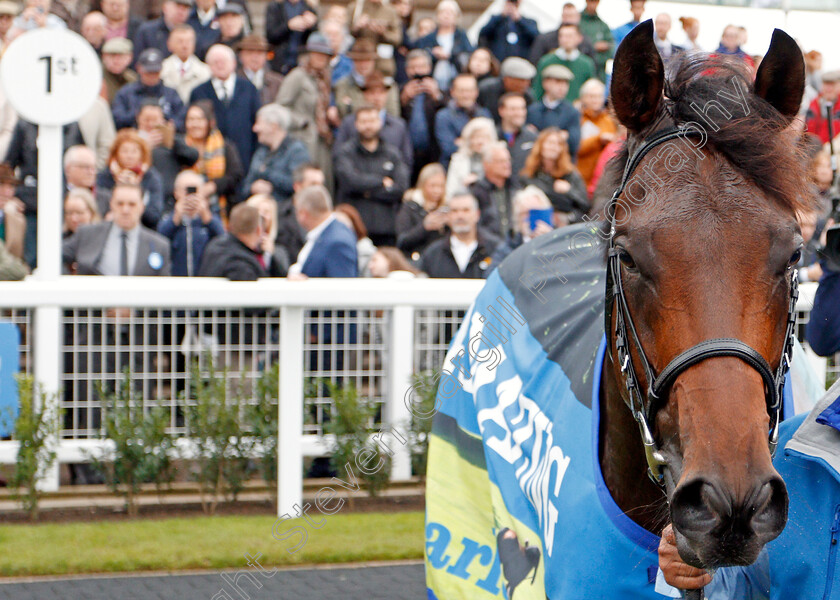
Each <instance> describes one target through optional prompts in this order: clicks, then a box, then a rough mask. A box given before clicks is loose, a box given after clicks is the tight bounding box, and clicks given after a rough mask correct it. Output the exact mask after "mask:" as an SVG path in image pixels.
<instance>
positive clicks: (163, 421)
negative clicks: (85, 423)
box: [91, 369, 174, 516]
mask: <svg viewBox="0 0 840 600" xmlns="http://www.w3.org/2000/svg"><path fill="white" fill-rule="evenodd" d="M97 393H98V395H99V397H100V398H101V399H102V427H103V430H104V432H105V437H106V438H107V439H109V440H110V441H111V442H112V443H113V444H114V447H113V450H106V451H105V452H103V454H102V455H101V456H91V460H92V462H93V465H94V467H95V468H96V469H97V470H99V471H100V472H101V473H102V474H103V476H104V477H105V481H106V483H107V484H108V486H109V487H110V488H111V489H112V490H113V491H114V493H115V494H120V495H122V496H123V497H124V498H125V506H126V511H127V512H128V514H129V516H136V515H137V513H138V512H139V507H138V505H137V496H138V494H139V493H140V488H141V484H142V483H146V482H154V483H155V485H156V486H157V488H158V492H159V493H160V491H161V487H162V485H163V484H164V483H170V482H171V481H172V479H173V478H174V467H173V462H172V455H173V453H174V441H173V439H172V436H171V435H170V434H168V433H167V431H166V429H167V427H168V426H169V413H168V411H167V410H166V409H164V408H162V407H154V408H145V407H144V406H143V400H142V398H139V397H138V396H137V394H136V393H135V392H134V391H133V386H132V379H131V373H130V372H129V371H128V369H126V370H125V371H124V372H123V379H122V382H121V383H120V385H119V386H118V387H117V389H116V390H115V391H114V393H105V392H104V390H103V386H102V385H101V384H99V385H98V386H97Z"/></svg>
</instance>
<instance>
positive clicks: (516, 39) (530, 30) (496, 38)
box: [478, 15, 540, 62]
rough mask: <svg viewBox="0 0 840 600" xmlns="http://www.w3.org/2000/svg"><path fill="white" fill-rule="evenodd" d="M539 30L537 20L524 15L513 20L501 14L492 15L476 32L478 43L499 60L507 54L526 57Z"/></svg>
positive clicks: (507, 55) (506, 56)
mask: <svg viewBox="0 0 840 600" xmlns="http://www.w3.org/2000/svg"><path fill="white" fill-rule="evenodd" d="M539 34H540V30H539V29H538V28H537V22H536V21H534V20H533V19H528V18H525V17H522V18H520V19H519V20H518V21H514V20H513V19H511V18H510V17H505V16H503V15H493V16H492V17H490V20H489V21H487V24H486V25H485V26H484V27H482V28H481V31H480V32H479V34H478V45H479V46H482V47H485V48H489V49H490V52H492V53H493V56H495V57H496V58H497V59H499V62H501V61H503V60H505V59H506V58H508V57H509V56H520V57H522V58H528V55H529V54H530V53H531V45H532V44H533V43H534V40H535V39H537V36H538V35H539Z"/></svg>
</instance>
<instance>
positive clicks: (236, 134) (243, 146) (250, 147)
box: [190, 75, 261, 165]
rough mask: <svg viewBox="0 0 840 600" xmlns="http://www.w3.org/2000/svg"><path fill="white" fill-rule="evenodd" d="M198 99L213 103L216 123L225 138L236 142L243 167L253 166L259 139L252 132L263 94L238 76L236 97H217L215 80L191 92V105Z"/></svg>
mask: <svg viewBox="0 0 840 600" xmlns="http://www.w3.org/2000/svg"><path fill="white" fill-rule="evenodd" d="M196 100H211V101H212V102H213V110H214V111H215V113H216V124H217V126H218V127H219V131H221V132H222V135H223V136H225V138H226V139H229V140H230V141H231V142H233V145H234V146H236V150H237V151H238V152H239V158H240V159H241V160H242V164H243V165H250V164H251V157H252V156H253V155H254V150H255V149H256V147H257V136H256V134H255V133H254V132H253V131H252V130H251V128H252V127H253V126H254V122H255V121H256V120H257V111H258V110H259V109H260V106H261V104H260V93H259V92H258V91H257V88H255V87H254V84H253V83H251V82H250V81H248V80H247V79H245V78H243V77H239V76H238V75H237V77H236V83H235V84H234V86H233V98H229V99H227V100H226V101H225V102H222V101H221V100H219V98H218V96H216V89H215V88H214V87H213V80H212V79H211V80H209V81H205V82H204V83H202V84H201V85H199V86H198V87H196V88H195V89H194V90H193V91H192V92H191V93H190V104H192V103H193V102H195V101H196Z"/></svg>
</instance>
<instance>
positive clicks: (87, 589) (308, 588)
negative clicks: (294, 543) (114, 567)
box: [0, 562, 426, 600]
mask: <svg viewBox="0 0 840 600" xmlns="http://www.w3.org/2000/svg"><path fill="white" fill-rule="evenodd" d="M244 572H245V571H222V572H217V573H201V574H190V575H167V574H161V575H144V576H120V577H107V576H99V577H90V578H81V577H73V578H65V579H58V578H55V579H40V580H32V581H27V582H15V583H0V599H2V600H6V599H8V600H269V599H270V600H331V599H333V598H335V599H341V600H380V599H381V600H424V599H425V598H426V590H425V587H426V586H425V578H424V575H423V565H422V564H421V563H419V562H404V563H399V564H390V565H376V566H360V565H350V566H346V567H341V566H336V565H332V566H329V567H324V568H309V569H285V570H278V571H277V572H276V573H275V574H274V575H273V576H272V577H270V578H267V577H265V576H264V575H261V574H260V573H259V572H258V571H257V570H256V569H251V570H249V571H247V572H248V573H250V574H251V576H253V579H252V578H251V576H249V575H243V574H242V573H244ZM223 576H224V577H223ZM234 578H236V583H237V584H238V585H239V588H240V590H242V592H243V594H239V593H237V592H236V590H235V589H234V588H233V585H232V584H231V583H229V581H232V580H233V579H234ZM226 579H227V581H226ZM254 582H257V583H258V584H260V585H262V588H261V589H258V588H257V587H256V585H255V584H254Z"/></svg>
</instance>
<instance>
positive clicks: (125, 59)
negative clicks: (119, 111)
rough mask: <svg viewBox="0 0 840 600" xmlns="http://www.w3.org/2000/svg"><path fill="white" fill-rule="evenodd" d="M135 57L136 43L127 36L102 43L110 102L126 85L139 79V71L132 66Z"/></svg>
mask: <svg viewBox="0 0 840 600" xmlns="http://www.w3.org/2000/svg"><path fill="white" fill-rule="evenodd" d="M133 59H134V44H132V43H131V40H127V39H125V38H112V39H110V40H108V41H107V42H105V43H104V44H102V79H103V81H104V82H105V90H106V92H107V94H108V97H107V98H106V99H107V100H108V104H109V105H111V104H113V103H114V96H116V95H117V92H118V91H120V89H122V88H123V87H124V86H126V85H128V84H129V83H134V82H135V81H137V73H136V72H135V71H134V70H133V69H132V68H131V67H130V65H131V63H132V61H133Z"/></svg>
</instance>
